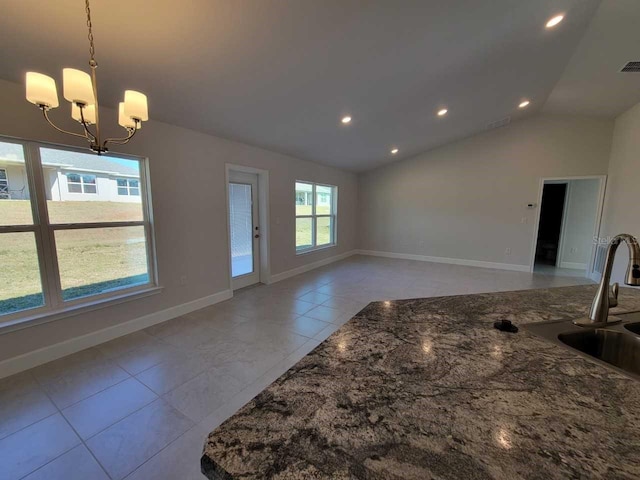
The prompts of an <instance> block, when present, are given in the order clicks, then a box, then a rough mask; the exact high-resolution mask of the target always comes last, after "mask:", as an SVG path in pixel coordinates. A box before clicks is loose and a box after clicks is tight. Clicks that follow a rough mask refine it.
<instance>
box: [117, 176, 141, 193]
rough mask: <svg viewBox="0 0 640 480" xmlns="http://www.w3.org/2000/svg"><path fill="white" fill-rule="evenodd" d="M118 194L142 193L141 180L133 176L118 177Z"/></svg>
mask: <svg viewBox="0 0 640 480" xmlns="http://www.w3.org/2000/svg"><path fill="white" fill-rule="evenodd" d="M117 184H118V195H123V196H126V195H129V196H135V197H137V196H138V195H140V181H139V180H137V179H135V180H134V179H132V178H118V180H117Z"/></svg>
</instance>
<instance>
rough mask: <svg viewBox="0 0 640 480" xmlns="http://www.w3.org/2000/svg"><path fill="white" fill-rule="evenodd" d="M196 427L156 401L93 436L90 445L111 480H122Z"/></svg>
mask: <svg viewBox="0 0 640 480" xmlns="http://www.w3.org/2000/svg"><path fill="white" fill-rule="evenodd" d="M193 425H194V423H193V422H192V421H191V420H189V419H188V418H187V417H185V416H184V415H182V414H181V413H180V412H178V411H177V410H176V409H174V408H173V407H171V406H170V405H167V404H166V403H165V402H164V401H162V400H156V401H155V402H153V403H151V404H150V405H147V406H146V407H144V408H142V409H141V410H138V411H137V412H135V413H134V414H132V415H129V416H128V417H126V418H124V419H123V420H120V421H119V422H118V423H116V424H115V425H112V426H111V427H109V428H107V429H106V430H104V431H103V432H101V433H99V434H98V435H96V436H95V437H92V438H91V439H90V440H89V441H88V442H87V446H88V447H89V449H90V450H91V452H92V453H93V455H94V456H95V457H96V458H97V459H98V461H99V462H100V463H101V464H102V466H103V467H104V468H105V470H106V471H107V473H108V474H109V475H110V476H111V478H113V479H114V480H119V479H121V478H124V477H125V476H126V475H128V474H129V473H131V472H132V471H134V470H135V469H136V468H138V467H139V466H140V465H142V464H143V463H144V462H146V461H147V460H149V459H150V458H151V457H152V456H154V455H155V454H157V453H158V452H159V451H160V450H162V449H163V448H164V447H166V446H167V445H169V444H170V443H171V442H172V441H173V440H175V439H176V438H178V437H179V436H180V435H182V434H183V433H184V432H186V431H187V430H189V429H190V428H191V427H193Z"/></svg>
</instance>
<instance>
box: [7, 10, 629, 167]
mask: <svg viewBox="0 0 640 480" xmlns="http://www.w3.org/2000/svg"><path fill="white" fill-rule="evenodd" d="M600 3H601V2H600V1H599V0H535V1H523V0H447V1H442V0H393V1H391V0H190V1H186V2H185V1H182V2H181V1H177V0H153V1H150V0H147V1H138V2H132V1H124V0H93V1H92V14H93V23H94V33H95V39H96V54H97V59H98V62H99V65H100V67H99V69H98V72H99V87H100V95H101V99H102V102H103V104H106V105H110V106H115V105H117V102H118V101H119V100H120V98H119V97H120V95H121V92H122V91H123V90H124V89H126V88H133V89H138V90H141V91H143V92H145V93H147V94H148V97H149V106H150V115H151V117H152V119H156V120H161V121H164V122H168V123H172V124H175V125H180V126H183V127H187V128H191V129H194V130H198V131H202V132H206V133H211V134H214V135H219V136H223V137H227V138H232V139H236V140H239V141H242V142H245V143H249V144H253V145H258V146H262V147H265V148H269V149H271V150H275V151H279V152H283V153H287V154H291V155H294V156H296V157H299V158H304V159H308V160H314V161H318V162H321V163H325V164H329V165H334V166H337V167H341V168H346V169H351V170H355V171H363V170H368V169H371V168H375V167H376V166H379V165H382V164H384V163H387V162H391V161H395V160H398V159H401V158H406V157H408V156H411V155H414V154H417V153H419V152H422V151H425V150H428V149H430V148H433V147H435V146H437V145H440V144H443V143H446V142H449V141H451V140H453V139H457V138H461V137H465V136H468V135H471V134H474V133H476V132H479V131H482V130H484V129H486V128H487V125H488V124H490V123H491V122H494V121H497V120H500V119H503V118H505V117H507V116H511V117H512V118H514V119H516V118H519V117H521V116H525V115H531V114H532V113H535V112H536V111H538V110H539V109H541V108H542V107H543V106H544V105H545V103H546V102H547V99H548V98H549V97H550V95H551V97H550V104H549V105H548V106H547V108H548V109H550V110H551V111H560V112H563V111H566V112H570V113H575V112H578V113H579V112H581V111H582V110H584V111H585V112H588V113H590V114H601V115H609V116H610V115H614V114H617V113H619V112H620V110H621V109H624V108H625V107H627V106H629V105H630V104H631V103H632V100H634V99H635V101H638V100H639V99H638V98H637V97H638V95H637V93H638V92H640V90H639V89H637V88H636V89H634V88H633V85H637V80H636V81H635V82H636V83H635V84H634V83H633V82H634V81H633V80H630V79H629V78H626V79H625V81H626V82H627V83H629V82H630V83H631V86H629V85H626V86H624V88H625V91H624V92H622V93H621V92H617V93H616V95H618V97H620V98H618V97H616V98H617V100H616V102H614V104H613V105H612V104H611V102H610V101H609V100H611V97H609V99H607V98H604V99H602V100H601V101H600V104H598V103H597V102H596V101H593V98H591V100H592V103H591V104H590V106H589V108H583V109H582V110H581V109H580V108H577V107H579V106H580V105H583V104H582V103H581V102H582V101H586V100H588V99H587V98H582V97H592V96H593V95H596V94H598V89H596V88H593V87H592V86H590V82H589V80H588V79H586V80H585V78H584V75H589V71H590V68H591V74H593V70H594V69H595V71H596V72H599V71H600V70H601V69H604V68H606V69H608V70H612V69H613V68H614V67H615V68H618V67H619V66H618V63H620V62H619V61H618V60H619V59H618V58H617V57H616V59H615V60H611V61H609V60H607V57H608V55H609V53H610V49H612V48H613V46H612V45H611V43H609V42H608V37H606V36H607V35H609V36H613V37H615V38H614V40H613V41H614V42H628V41H629V39H630V37H634V36H635V40H636V43H635V46H636V47H637V45H638V44H640V43H639V40H640V39H638V36H637V33H628V32H627V30H633V31H637V30H640V29H637V28H632V26H637V20H635V23H634V22H630V21H624V19H622V20H623V22H622V23H623V27H621V28H624V29H625V32H627V33H624V34H623V33H620V32H618V35H617V37H616V30H617V28H616V25H615V22H614V19H615V18H616V16H619V15H623V14H628V12H633V13H634V14H635V15H636V19H637V14H638V12H640V2H638V1H636V0H604V1H603V2H602V5H600ZM616 5H618V7H615V6H616ZM620 5H622V7H625V8H622V7H620ZM598 7H600V9H598ZM614 7H615V8H614ZM0 9H1V11H2V12H3V15H2V16H1V17H0V32H1V33H0V35H1V37H2V42H1V43H0V65H2V67H1V70H0V76H1V77H3V78H5V79H7V80H10V81H15V82H20V83H21V82H23V78H24V73H25V72H26V71H28V70H35V71H39V72H42V73H46V74H49V75H51V76H54V78H56V79H57V80H58V81H59V85H60V80H61V69H62V67H65V66H72V67H76V68H82V69H84V70H88V68H87V66H86V65H87V41H86V30H85V29H86V26H85V18H84V15H85V12H84V2H83V1H82V0H56V1H42V0H20V1H15V0H0ZM625 10H626V11H627V12H625ZM557 13H564V14H565V20H564V21H563V22H562V23H561V24H560V25H558V26H557V27H556V28H554V29H546V28H545V23H546V21H547V20H548V19H549V18H550V17H552V16H553V15H555V14H557ZM598 20H599V21H600V24H601V25H600V26H598V25H599V24H596V21H598ZM627 20H628V19H627ZM594 25H595V26H594ZM618 27H619V25H618ZM618 30H619V28H618ZM583 38H584V40H583ZM598 39H602V42H604V43H603V44H602V43H599V42H598ZM581 41H582V43H581ZM584 42H586V43H584ZM629 50H632V48H631V47H630V48H629ZM623 53H624V54H623ZM630 53H631V52H629V53H627V51H625V52H618V54H619V56H620V57H621V58H622V57H623V56H628V55H629V54H630ZM628 60H633V58H627V59H626V60H625V61H628ZM636 60H640V58H636ZM618 70H619V68H618ZM608 75H609V76H610V79H609V83H608V84H607V87H608V88H615V86H616V78H620V77H619V75H620V74H618V73H617V70H616V71H615V72H613V71H612V72H611V73H610V74H608ZM616 75H618V76H616ZM598 78H599V77H598ZM611 78H613V80H611ZM634 78H640V76H638V77H634ZM558 82H560V83H558ZM591 83H592V82H591ZM556 85H558V88H559V89H560V90H557V91H556V92H554V87H555V86H556ZM59 88H60V87H59ZM574 89H578V90H580V92H581V94H580V95H577V96H576V98H571V95H569V94H567V93H566V92H567V91H568V92H571V91H573V90H574ZM561 90H564V91H565V93H564V94H562V91H561ZM552 92H554V93H553V94H552ZM634 94H635V97H634V98H630V97H633V96H634ZM610 95H611V94H610ZM600 96H602V95H600ZM578 97H580V98H578ZM524 98H526V99H529V100H530V101H531V104H530V106H529V107H528V108H526V109H522V110H521V109H518V107H517V106H518V104H519V103H520V101H521V100H522V99H524ZM445 107H446V108H447V109H448V114H447V115H445V116H443V117H438V116H437V115H436V112H437V111H438V110H439V109H440V108H445ZM583 107H584V105H583ZM605 107H607V108H605ZM347 114H349V115H351V116H352V117H353V120H352V122H351V124H349V125H348V126H344V125H342V124H341V123H340V118H341V117H342V116H343V115H347ZM394 146H397V147H398V148H399V153H398V154H397V155H395V156H393V155H391V154H390V149H391V148H392V147H394Z"/></svg>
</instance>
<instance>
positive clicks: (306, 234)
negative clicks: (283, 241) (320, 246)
mask: <svg viewBox="0 0 640 480" xmlns="http://www.w3.org/2000/svg"><path fill="white" fill-rule="evenodd" d="M312 221H313V219H312V218H296V250H306V249H307V248H311V247H313V237H312V230H313V228H312V223H311V222H312Z"/></svg>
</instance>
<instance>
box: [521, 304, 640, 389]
mask: <svg viewBox="0 0 640 480" xmlns="http://www.w3.org/2000/svg"><path fill="white" fill-rule="evenodd" d="M616 319H618V320H619V323H616V324H613V325H608V326H606V327H602V328H588V327H579V326H577V325H574V324H573V321H572V320H560V321H558V320H556V321H551V322H542V323H532V324H529V325H524V329H525V330H528V331H529V332H531V333H533V334H535V335H538V336H540V337H542V338H544V339H546V340H549V341H550V342H552V343H555V344H556V345H559V346H562V347H564V348H567V349H571V351H573V352H575V353H577V354H578V355H581V356H583V357H585V358H588V359H590V360H591V361H594V362H596V363H599V364H600V365H604V366H607V367H609V368H613V369H615V370H617V371H619V372H620V373H624V374H626V375H627V376H630V377H632V378H634V379H636V380H640V312H633V313H627V314H621V315H616Z"/></svg>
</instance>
